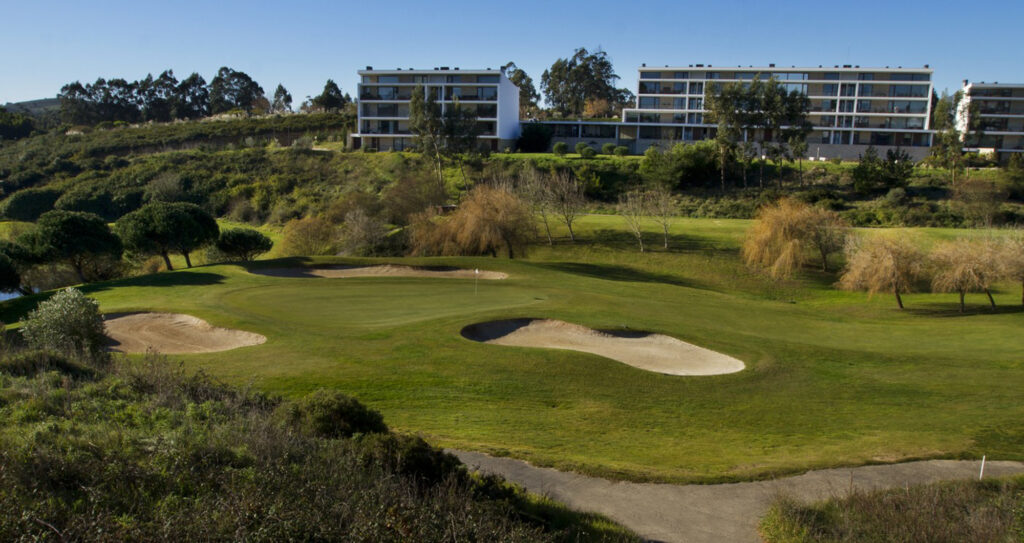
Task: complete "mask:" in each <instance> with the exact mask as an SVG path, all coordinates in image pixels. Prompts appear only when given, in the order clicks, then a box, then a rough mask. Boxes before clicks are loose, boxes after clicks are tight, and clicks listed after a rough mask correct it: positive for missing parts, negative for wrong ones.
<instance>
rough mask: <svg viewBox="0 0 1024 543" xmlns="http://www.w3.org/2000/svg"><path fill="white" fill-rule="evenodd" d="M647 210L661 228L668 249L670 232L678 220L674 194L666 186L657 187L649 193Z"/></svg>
mask: <svg viewBox="0 0 1024 543" xmlns="http://www.w3.org/2000/svg"><path fill="white" fill-rule="evenodd" d="M647 208H648V210H649V214H650V215H651V218H652V219H654V222H656V223H658V225H659V226H661V231H662V234H663V235H664V238H665V248H666V249H668V230H669V228H670V227H671V226H672V222H673V221H675V218H676V213H677V211H678V210H677V209H676V203H675V201H673V200H672V192H671V191H670V190H669V189H668V188H666V187H664V186H660V185H659V186H656V187H655V188H653V189H650V190H648V192H647Z"/></svg>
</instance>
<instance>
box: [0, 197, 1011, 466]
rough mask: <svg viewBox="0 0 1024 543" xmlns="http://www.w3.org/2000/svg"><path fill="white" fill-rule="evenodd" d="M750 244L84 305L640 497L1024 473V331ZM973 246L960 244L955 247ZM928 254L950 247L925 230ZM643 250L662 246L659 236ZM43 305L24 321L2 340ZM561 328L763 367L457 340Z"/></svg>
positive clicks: (201, 289)
mask: <svg viewBox="0 0 1024 543" xmlns="http://www.w3.org/2000/svg"><path fill="white" fill-rule="evenodd" d="M748 224H749V223H748V222H747V221H737V220H706V219H705V220H700V219H685V220H679V221H677V223H676V224H675V225H674V227H673V230H672V240H671V244H670V249H669V250H667V251H666V250H663V249H660V248H656V250H654V251H652V252H649V253H646V254H640V253H638V252H637V251H636V249H635V248H634V246H633V244H632V243H633V242H632V240H631V239H630V238H629V236H628V235H627V234H626V233H625V232H624V231H623V227H622V222H621V219H620V218H617V217H606V216H585V217H583V218H582V219H581V220H580V223H579V232H580V237H581V238H582V240H583V241H581V242H579V243H576V244H573V243H570V242H568V241H567V240H566V239H565V234H564V231H563V230H562V229H557V230H556V233H557V236H558V240H557V242H556V244H555V245H554V246H553V247H548V246H546V245H538V246H536V247H535V248H534V249H533V252H532V253H531V255H530V257H529V259H527V260H515V261H507V260H502V259H490V258H420V259H387V260H382V259H378V260H374V259H335V258H315V259H290V260H280V261H261V262H258V263H255V264H253V266H291V265H313V264H330V263H339V262H345V263H360V262H366V263H381V262H383V261H387V262H401V263H405V264H415V265H449V266H459V267H467V268H473V267H479V268H482V269H494V270H501V271H505V272H507V273H509V275H510V278H509V279H507V280H504V281H480V283H479V286H478V291H476V290H474V282H473V281H472V280H452V279H426V278H418V279H414V278H387V277H379V278H351V279H308V278H296V279H288V278H272V277H265V276H260V275H255V274H251V273H248V272H247V271H246V269H245V268H243V267H241V266H235V265H219V266H207V267H201V268H196V269H193V270H188V271H176V272H173V273H163V274H158V275H154V276H147V277H140V278H135V279H126V280H121V281H116V282H111V283H105V284H97V285H90V286H88V287H87V288H86V290H87V292H89V293H90V294H91V295H93V296H95V297H96V298H97V299H98V300H99V301H100V302H101V308H102V310H103V311H108V312H113V311H129V310H155V311H174V312H183V313H189V314H193V315H196V316H199V317H201V318H204V319H206V320H208V321H210V322H211V323H213V324H215V325H221V326H229V327H234V328H240V329H244V330H250V331H254V332H258V333H261V334H264V335H266V336H267V337H268V341H267V343H266V344H264V345H261V346H257V347H250V348H244V349H238V350H234V351H228V352H224V353H219V354H211V355H193V356H188V357H185V358H186V364H187V365H188V366H189V367H192V368H204V369H205V370H206V371H209V372H211V373H212V374H214V375H217V376H219V377H222V378H225V379H228V380H229V381H231V382H235V383H252V384H253V385H255V386H256V387H258V388H260V389H263V390H267V391H272V392H275V393H281V394H284V395H287V396H292V397H296V396H301V395H303V394H305V393H307V392H309V391H311V390H313V389H315V388H318V387H321V386H327V387H336V388H338V389H341V390H342V391H344V392H346V393H348V394H351V395H354V396H356V397H358V398H359V399H360V400H361V401H364V402H366V403H367V404H369V405H370V406H372V407H373V408H375V409H379V410H380V411H382V412H383V414H384V415H385V417H386V419H387V420H388V421H389V424H391V425H392V427H395V428H397V429H400V430H403V431H409V432H417V433H420V434H422V435H423V436H424V437H426V438H427V439H428V440H429V441H431V442H432V443H434V444H437V445H441V446H445V447H453V448H464V449H473V450H481V451H485V452H489V453H492V454H503V455H512V456H515V457H518V458H523V459H526V460H529V461H531V462H534V463H537V464H541V465H549V466H554V467H558V468H562V469H574V470H579V471H582V472H585V473H590V474H597V475H602V476H609V477H619V478H628V479H634V480H661V481H673V482H687V481H699V482H713V481H728V480H740V479H751V478H763V477H770V476H774V475H780V474H785V473H793V472H798V471H802V470H806V469H812V468H822V467H832V466H838V465H857V464H864V463H871V462H892V461H898V460H904V459H912V458H932V457H980V456H981V455H982V454H987V455H988V456H989V458H1004V459H1024V447H1022V446H1021V445H1022V444H1024V422H1022V421H1024V405H1022V404H1021V402H1020V390H1021V389H1022V386H1024V373H1022V372H1021V371H1020V370H1021V369H1022V366H1024V360H1022V358H1021V356H1020V353H1021V352H1024V339H1022V338H1021V336H1020V333H1019V331H1020V329H1021V325H1022V324H1024V312H1021V308H1020V307H1019V305H1016V304H1019V296H1020V292H1019V290H1017V289H1019V286H1015V285H1009V284H1007V285H1002V286H1001V288H999V289H996V292H995V297H996V301H997V303H998V304H999V306H1000V307H999V310H997V311H995V312H991V311H988V310H987V309H985V306H984V305H983V304H984V302H985V300H984V297H983V295H977V296H973V297H969V298H968V300H969V302H973V305H972V307H971V311H969V312H968V313H967V314H965V315H960V314H959V313H958V312H957V307H956V299H955V296H953V295H933V294H911V295H908V296H906V297H905V302H906V304H907V306H908V310H907V311H903V312H900V311H898V310H896V309H895V303H894V301H893V300H891V299H890V298H889V297H885V296H879V297H875V298H873V299H869V298H868V297H867V296H866V295H864V294H860V293H851V292H840V291H836V290H834V288H833V287H832V284H833V283H834V282H835V279H836V277H835V275H834V274H831V273H821V272H816V271H813V270H807V272H806V273H804V274H802V275H801V276H800V277H799V278H797V279H795V280H792V281H786V282H772V281H768V280H766V279H764V278H762V277H760V276H759V275H757V274H754V273H752V272H750V271H749V270H747V269H746V268H745V267H744V266H743V265H742V264H741V263H740V261H739V259H738V245H739V241H740V240H741V239H742V235H743V231H744V229H745V228H746V226H747V225H748ZM956 232H957V233H959V231H956ZM920 235H921V236H923V237H924V238H925V239H937V238H941V237H945V236H948V235H950V233H949V232H947V231H943V230H928V229H922V230H921V231H920ZM648 241H649V242H651V243H653V242H655V241H658V240H657V238H656V237H655V232H654V227H653V225H651V226H650V236H649V239H648ZM31 305H32V300H16V301H12V302H8V303H7V304H6V305H4V306H3V312H2V315H0V319H2V320H3V321H4V322H13V319H15V318H16V317H17V316H19V315H21V314H23V313H24V312H25V311H27V309H28V308H29V307H30V306H31ZM509 317H550V318H557V319H562V320H567V321H572V322H578V323H581V324H585V325H588V326H592V327H595V328H623V327H628V328H630V329H633V330H647V331H652V332H661V333H666V334H669V335H672V336H675V337H678V338H681V339H683V340H686V341H690V342H693V343H695V344H698V345H701V346H704V347H708V348H711V349H715V350H718V351H721V352H724V353H727V354H729V355H732V356H735V357H737V358H739V359H741V360H743V361H744V362H746V364H747V366H748V368H747V369H746V370H744V371H742V372H740V373H736V374H731V375H724V376H713V377H673V376H666V375H660V374H655V373H650V372H645V371H642V370H638V369H635V368H632V367H630V366H626V365H623V364H620V363H617V362H614V361H611V360H608V359H604V358H601V357H597V356H593V355H588V354H584V353H577V352H572V351H557V350H544V349H523V348H515V347H501V346H493V345H485V344H478V343H474V342H471V341H468V340H466V339H464V338H462V337H461V336H460V334H459V331H460V330H461V329H462V327H464V326H466V325H468V324H471V323H475V322H480V321H484V320H491V319H500V318H509Z"/></svg>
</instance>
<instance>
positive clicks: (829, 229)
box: [742, 198, 847, 279]
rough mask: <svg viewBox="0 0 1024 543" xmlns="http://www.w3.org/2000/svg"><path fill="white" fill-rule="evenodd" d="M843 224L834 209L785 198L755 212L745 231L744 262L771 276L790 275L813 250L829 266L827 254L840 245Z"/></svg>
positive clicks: (842, 240)
mask: <svg viewBox="0 0 1024 543" xmlns="http://www.w3.org/2000/svg"><path fill="white" fill-rule="evenodd" d="M846 232H847V230H846V225H845V223H844V222H843V221H842V219H840V218H839V216H838V215H837V214H836V213H835V212H834V211H829V210H826V209H821V208H817V207H812V206H809V205H807V204H805V203H803V202H799V201H797V200H792V199H789V198H785V199H782V200H779V201H778V202H777V203H775V204H773V205H768V206H765V207H763V208H761V210H760V211H759V212H758V214H757V222H755V223H754V226H753V227H751V228H750V230H748V231H747V239H746V240H745V241H744V243H743V247H742V254H743V258H744V260H745V261H746V262H747V264H750V265H752V266H757V267H761V268H764V269H765V270H767V271H768V274H769V275H771V276H772V277H773V278H776V279H777V278H781V277H789V276H791V275H792V274H793V273H794V272H796V270H798V269H800V267H802V266H803V265H804V264H806V263H807V261H808V256H807V253H808V251H809V250H814V251H815V252H817V253H818V255H820V256H821V262H822V269H823V270H825V271H827V269H828V255H830V254H831V253H834V252H836V251H838V250H839V249H841V248H842V246H843V244H844V242H845V239H846Z"/></svg>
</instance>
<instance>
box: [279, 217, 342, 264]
mask: <svg viewBox="0 0 1024 543" xmlns="http://www.w3.org/2000/svg"><path fill="white" fill-rule="evenodd" d="M337 237H338V235H337V231H336V229H335V227H334V225H332V224H331V223H329V222H327V221H325V220H323V219H321V218H319V217H306V218H304V219H292V220H290V221H288V222H287V223H286V224H285V225H284V238H283V239H282V240H281V245H282V246H283V248H282V251H283V252H284V254H285V255H286V256H311V255H326V254H330V253H332V252H334V249H335V243H336V241H337Z"/></svg>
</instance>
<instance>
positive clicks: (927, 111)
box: [545, 64, 933, 159]
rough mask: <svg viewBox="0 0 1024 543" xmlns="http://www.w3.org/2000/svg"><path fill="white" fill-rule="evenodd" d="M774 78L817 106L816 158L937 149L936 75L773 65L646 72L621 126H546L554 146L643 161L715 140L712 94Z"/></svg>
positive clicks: (811, 151)
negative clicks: (587, 147) (654, 151)
mask: <svg viewBox="0 0 1024 543" xmlns="http://www.w3.org/2000/svg"><path fill="white" fill-rule="evenodd" d="M759 76H760V78H762V79H768V78H769V77H772V76H774V77H775V78H776V79H777V80H778V81H779V83H780V84H782V85H783V87H784V88H785V89H787V90H798V91H800V92H802V93H804V94H806V95H807V96H808V98H810V102H811V106H810V112H809V114H808V117H809V120H810V122H811V124H812V125H813V126H814V129H813V131H812V132H811V134H810V135H809V136H808V138H807V143H808V155H809V156H811V157H821V158H832V157H840V158H845V159H856V158H857V157H858V156H859V155H860V154H861V153H863V151H864V149H866V148H867V147H868V146H869V145H874V146H875V147H876V148H878V150H879V152H881V153H884V152H885V150H886V149H888V148H891V147H902V148H903V149H905V150H907V151H908V152H909V153H910V154H911V155H912V156H914V158H917V159H920V158H924V156H925V155H927V153H928V148H929V147H931V145H932V136H933V131H932V130H931V126H930V122H931V121H930V119H931V97H932V83H931V79H932V70H931V69H929V68H928V67H927V66H926V67H924V68H920V69H910V68H861V67H859V66H842V67H840V66H834V67H832V68H822V67H818V68H796V67H793V68H777V67H775V66H774V65H769V66H763V67H748V68H725V67H713V66H704V65H703V64H695V65H690V66H686V67H664V68H653V67H647V66H643V67H641V68H640V69H639V81H638V85H637V92H636V96H637V104H636V106H637V107H635V108H627V109H625V110H623V118H622V121H621V122H619V123H599V122H588V121H560V122H546V123H545V124H547V125H549V126H550V127H551V128H552V131H553V133H554V138H555V141H565V142H566V143H570V144H574V143H576V142H579V141H583V142H586V143H588V144H591V145H594V146H598V147H599V146H600V145H603V144H604V143H609V142H611V143H615V144H616V145H625V146H627V147H629V148H630V150H631V151H632V152H634V153H642V152H643V151H644V150H646V149H647V148H648V147H650V146H652V145H655V146H659V147H666V148H667V147H669V146H671V145H673V144H675V143H679V142H694V141H700V140H706V139H710V138H713V137H714V135H715V125H714V124H713V123H708V122H705V119H704V116H705V114H706V113H707V110H705V109H704V96H705V92H706V91H707V90H708V89H714V88H715V86H716V85H721V84H724V83H729V82H741V83H742V82H750V81H752V80H753V79H754V78H756V77H759Z"/></svg>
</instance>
